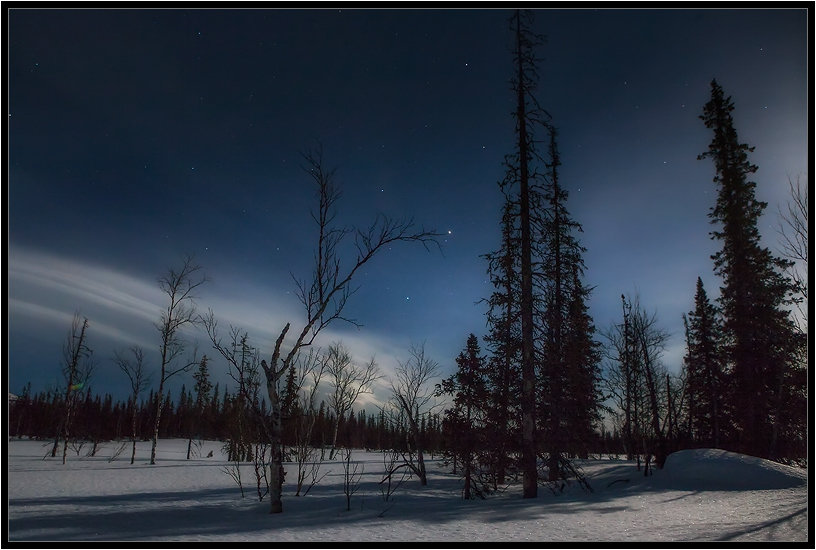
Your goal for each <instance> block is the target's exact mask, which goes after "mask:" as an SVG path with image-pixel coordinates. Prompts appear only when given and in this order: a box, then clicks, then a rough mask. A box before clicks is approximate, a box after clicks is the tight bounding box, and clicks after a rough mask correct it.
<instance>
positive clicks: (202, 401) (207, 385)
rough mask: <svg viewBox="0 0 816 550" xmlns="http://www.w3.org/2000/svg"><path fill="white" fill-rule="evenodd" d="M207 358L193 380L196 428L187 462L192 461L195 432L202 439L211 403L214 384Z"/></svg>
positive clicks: (199, 365) (201, 363)
mask: <svg viewBox="0 0 816 550" xmlns="http://www.w3.org/2000/svg"><path fill="white" fill-rule="evenodd" d="M207 361H208V359H207V356H206V355H205V356H203V357H202V358H201V362H200V363H199V364H198V370H196V372H195V374H194V375H193V378H194V379H195V381H196V383H195V386H194V387H193V389H194V390H195V394H196V397H195V407H194V414H193V415H192V416H193V422H194V424H195V425H194V426H193V428H192V429H191V430H190V435H189V438H188V439H187V460H190V451H191V448H192V445H193V432H194V431H196V432H198V437H199V438H200V437H201V428H202V425H203V423H204V411H205V410H206V408H207V404H208V403H209V401H210V391H212V383H211V382H210V372H209V369H208V368H207Z"/></svg>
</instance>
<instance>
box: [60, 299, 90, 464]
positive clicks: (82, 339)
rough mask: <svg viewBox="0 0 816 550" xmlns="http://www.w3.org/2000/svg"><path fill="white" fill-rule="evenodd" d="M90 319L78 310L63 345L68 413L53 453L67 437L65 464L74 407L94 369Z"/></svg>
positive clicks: (65, 414) (65, 401) (65, 399)
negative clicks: (61, 440) (89, 342)
mask: <svg viewBox="0 0 816 550" xmlns="http://www.w3.org/2000/svg"><path fill="white" fill-rule="evenodd" d="M87 331H88V319H87V318H86V317H81V316H80V315H79V313H74V318H73V320H72V321H71V330H70V332H69V333H68V336H67V337H66V339H65V343H64V344H63V346H62V356H63V359H62V360H63V364H64V366H63V369H62V373H63V376H64V377H65V382H66V384H65V398H64V401H63V405H64V415H63V417H62V422H61V429H60V430H59V431H58V432H57V437H56V439H55V440H54V447H53V449H52V450H51V456H52V457H53V456H56V454H57V446H58V445H59V440H60V435H62V438H63V440H64V443H63V446H62V463H63V464H65V457H66V455H67V454H68V440H69V439H70V438H71V422H72V421H73V414H74V408H75V407H76V403H77V401H78V399H79V398H80V396H81V395H82V390H83V388H85V386H86V384H87V383H88V380H89V379H90V377H91V374H92V372H93V367H94V364H93V358H92V353H93V352H92V351H91V348H90V347H88V344H87Z"/></svg>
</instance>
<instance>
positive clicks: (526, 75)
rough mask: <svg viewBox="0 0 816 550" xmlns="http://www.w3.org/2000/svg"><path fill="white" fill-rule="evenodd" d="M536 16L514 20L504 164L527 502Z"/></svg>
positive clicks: (533, 483) (532, 467)
mask: <svg viewBox="0 0 816 550" xmlns="http://www.w3.org/2000/svg"><path fill="white" fill-rule="evenodd" d="M532 23H533V15H532V12H530V11H523V12H522V11H520V10H517V11H516V12H515V14H514V16H513V17H512V18H511V25H512V28H513V31H514V34H515V51H514V56H513V57H514V59H513V62H514V67H515V74H514V77H513V80H512V87H513V91H514V92H515V94H516V110H515V112H514V117H515V120H516V148H515V152H514V153H513V154H512V155H509V156H508V157H507V159H506V162H505V164H506V166H507V177H506V179H505V181H504V182H503V185H504V186H505V187H506V188H511V187H512V188H515V187H516V186H517V193H518V225H519V238H520V242H519V245H520V246H519V253H520V257H519V267H520V275H521V277H520V287H519V313H520V336H521V338H520V344H521V345H520V348H521V396H520V397H521V398H520V409H521V453H520V468H521V470H522V474H523V497H524V498H534V497H536V495H537V494H538V467H537V451H538V445H537V436H536V429H537V427H536V352H535V331H536V327H535V325H534V323H535V319H534V309H535V301H536V297H535V295H534V289H533V286H534V283H533V263H534V262H533V260H534V258H533V255H534V250H533V232H534V230H535V227H534V224H535V220H536V218H537V214H536V212H537V209H538V208H539V207H540V206H541V204H542V199H541V197H540V182H539V181H538V180H540V178H541V175H542V171H540V170H538V168H537V161H538V159H539V158H540V157H539V154H538V152H537V151H536V143H537V140H536V138H535V132H536V130H539V129H541V128H544V127H546V124H547V121H548V119H549V115H548V114H547V112H546V111H544V110H543V109H542V108H541V107H540V106H539V104H538V102H537V101H536V99H535V96H534V92H535V90H536V86H537V80H538V72H537V63H538V59H537V58H536V55H535V49H536V48H537V47H538V46H539V45H541V44H542V43H543V41H544V39H543V37H542V36H540V35H537V34H535V33H534V32H533V31H532Z"/></svg>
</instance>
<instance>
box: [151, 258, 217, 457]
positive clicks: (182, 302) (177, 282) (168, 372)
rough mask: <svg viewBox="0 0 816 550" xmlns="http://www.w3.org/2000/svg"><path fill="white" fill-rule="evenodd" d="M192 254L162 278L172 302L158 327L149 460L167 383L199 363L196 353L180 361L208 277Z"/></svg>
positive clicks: (161, 287) (196, 320)
mask: <svg viewBox="0 0 816 550" xmlns="http://www.w3.org/2000/svg"><path fill="white" fill-rule="evenodd" d="M201 270H202V268H201V266H199V265H197V264H196V263H195V262H194V261H193V258H192V257H191V256H185V257H184V259H183V262H182V265H181V269H179V270H178V271H177V270H175V269H173V268H170V269H168V270H167V273H165V274H164V275H162V276H161V277H160V278H159V288H160V289H161V290H162V292H164V293H165V294H166V295H167V297H168V299H169V303H168V304H167V309H165V310H164V311H162V313H161V317H160V319H159V322H158V323H156V325H155V326H156V329H157V330H158V331H159V336H160V339H161V342H160V345H159V355H160V356H161V369H160V376H159V389H158V399H157V400H156V415H155V418H154V420H153V442H152V445H151V447H150V464H155V463H156V444H157V442H158V439H159V423H160V422H161V414H162V409H163V408H164V401H165V400H164V397H165V396H164V385H165V383H166V382H167V380H169V379H170V378H172V377H173V376H175V375H177V374H178V373H180V372H186V371H188V370H190V369H191V368H192V367H194V366H195V365H197V364H198V360H197V359H196V357H195V355H196V354H195V352H194V353H193V358H192V360H186V361H185V360H182V361H181V362H179V360H180V358H181V356H182V354H183V353H184V351H185V342H184V338H183V337H182V335H181V331H182V330H183V329H184V328H186V327H189V326H192V325H195V324H196V323H197V322H198V319H199V317H198V315H197V314H196V306H195V302H194V299H195V294H194V293H195V290H196V289H197V288H198V287H200V286H201V285H203V284H204V283H205V282H206V281H207V279H206V277H204V275H203V273H202V272H201Z"/></svg>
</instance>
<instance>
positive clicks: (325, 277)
mask: <svg viewBox="0 0 816 550" xmlns="http://www.w3.org/2000/svg"><path fill="white" fill-rule="evenodd" d="M303 156H304V159H305V161H306V167H305V170H306V173H307V174H309V177H310V178H311V179H312V181H313V182H314V183H315V185H316V186H317V195H318V209H317V212H313V213H312V219H313V220H314V221H315V223H316V224H317V229H318V236H317V243H316V249H315V253H314V267H313V271H312V275H311V278H310V281H309V282H306V281H300V280H296V281H295V282H296V284H297V287H298V298H299V299H300V301H301V303H302V304H303V306H304V307H305V309H306V322H305V323H304V325H303V327H302V328H301V330H300V333H299V334H298V335H297V337H296V339H295V341H294V342H292V343H291V344H289V345H288V346H287V347H288V351H285V349H284V340H285V338H286V335H287V334H288V333H289V329H290V328H291V323H286V325H285V326H284V327H283V329H282V330H281V331H280V334H279V335H278V338H277V340H276V341H275V347H274V349H273V351H272V356H271V357H270V360H269V362H268V363H267V361H266V360H263V361H262V362H261V366H262V368H263V370H264V374H265V375H266V390H267V394H268V395H269V402H270V432H271V458H270V464H269V469H270V475H269V493H270V510H269V511H270V513H272V514H276V513H281V512H283V503H282V502H281V496H282V492H283V477H284V471H283V448H282V432H283V424H282V421H281V399H280V394H279V390H278V385H279V381H280V380H281V377H283V375H284V374H285V373H286V372H287V371H288V370H289V368H290V367H291V365H292V362H293V361H294V360H295V358H296V357H297V354H298V352H299V351H300V350H301V349H302V348H304V347H307V346H310V345H312V343H313V342H314V340H315V338H317V335H318V334H319V333H320V332H321V331H322V330H323V329H324V328H326V327H327V326H328V325H329V324H330V323H331V322H333V321H335V320H343V321H346V322H349V323H352V324H355V325H357V326H359V323H357V322H356V321H355V320H353V319H350V318H348V317H345V316H344V315H343V310H344V309H345V306H346V303H347V302H348V299H349V298H350V297H351V295H352V294H353V293H354V291H355V290H356V289H354V288H352V287H351V281H352V279H353V278H354V276H355V275H356V274H357V272H358V271H359V270H360V268H361V267H363V266H364V265H365V264H366V263H368V262H369V261H370V260H371V259H372V258H373V257H374V256H375V255H376V254H377V253H378V252H380V251H381V250H383V249H384V248H387V247H388V246H389V245H391V244H393V243H396V242H418V243H422V244H423V245H424V246H425V247H426V248H427V247H428V244H429V243H434V244H437V246H438V241H437V238H438V237H439V236H440V234H438V233H436V232H434V231H426V230H425V229H424V228H420V229H417V228H416V227H415V224H414V222H413V220H410V219H409V220H394V219H391V218H388V217H386V216H382V215H380V216H378V217H377V218H376V219H375V220H374V222H373V223H372V224H371V225H370V226H369V227H368V228H366V229H358V228H355V229H347V228H338V227H335V225H334V220H335V218H336V209H335V206H336V203H337V201H338V199H339V198H340V190H339V189H338V188H337V187H336V186H335V184H334V173H335V171H334V170H326V169H324V167H323V158H322V156H323V155H322V151H321V150H320V149H318V150H317V151H315V152H307V153H305V154H304V155H303ZM348 235H353V239H354V245H355V248H356V251H357V254H356V257H355V258H354V259H353V260H352V261H351V262H350V264H346V265H347V266H346V267H345V268H344V267H343V262H342V258H341V254H340V251H339V246H340V244H341V243H342V242H344V238H345V237H346V236H348Z"/></svg>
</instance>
